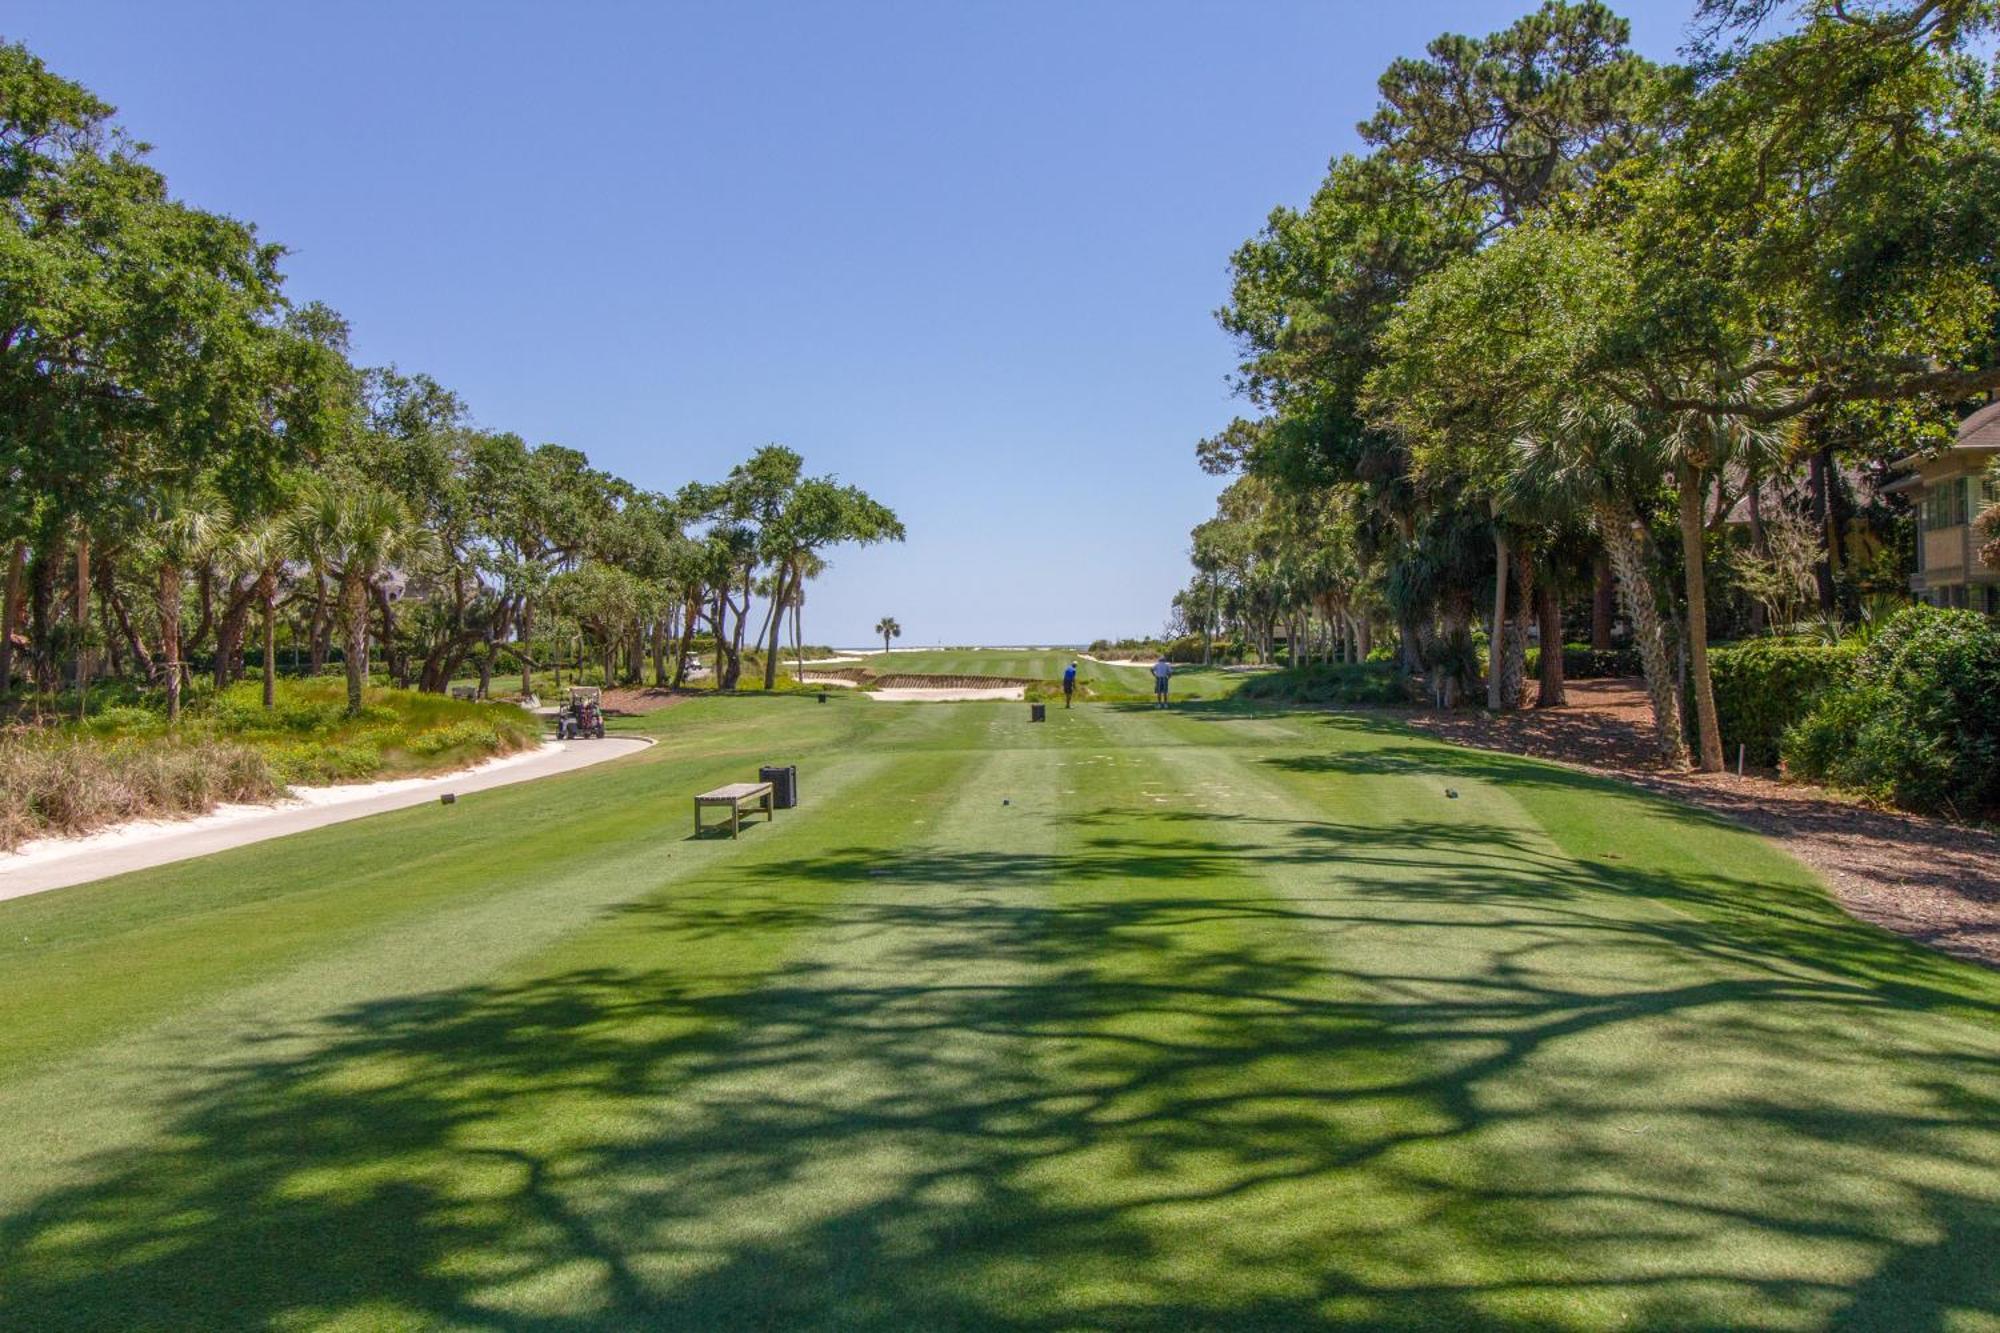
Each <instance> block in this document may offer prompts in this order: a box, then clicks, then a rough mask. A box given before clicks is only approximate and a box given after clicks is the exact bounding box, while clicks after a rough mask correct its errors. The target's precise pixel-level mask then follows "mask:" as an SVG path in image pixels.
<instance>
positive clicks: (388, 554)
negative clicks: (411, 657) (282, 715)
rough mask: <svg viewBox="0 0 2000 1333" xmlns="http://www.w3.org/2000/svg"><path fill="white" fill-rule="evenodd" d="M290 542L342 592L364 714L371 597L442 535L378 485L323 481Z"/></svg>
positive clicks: (351, 702)
mask: <svg viewBox="0 0 2000 1333" xmlns="http://www.w3.org/2000/svg"><path fill="white" fill-rule="evenodd" d="M287 527H288V529H289V533H288V535H289V538H290V544H291V546H292V547H293V549H295V550H297V551H299V552H300V553H302V554H303V555H304V556H305V557H306V558H307V559H308V560H309V561H311V562H312V567H313V569H314V570H315V571H317V572H318V573H319V574H320V575H321V576H322V577H324V578H327V579H330V580H332V581H333V583H334V584H335V585H336V586H337V587H338V588H339V590H340V599H339V603H338V604H339V607H340V618H341V628H342V630H343V631H344V639H343V644H342V655H343V656H344V657H345V658H346V659H347V662H346V665H347V711H348V714H349V715H350V716H351V715H353V714H356V713H359V712H360V711H361V687H362V685H363V684H364V683H365V682H366V681H367V679H368V597H369V593H370V592H371V591H372V590H373V588H374V586H375V581H376V580H377V579H379V578H380V577H381V576H382V575H383V574H385V573H387V572H388V571H389V570H391V569H392V568H394V567H395V566H398V565H408V564H414V563H416V562H417V561H420V560H422V559H424V558H425V557H427V556H429V555H431V554H432V553H433V552H435V551H436V550H437V536H436V534H435V533H433V532H432V531H431V530H430V529H429V528H426V527H422V526H420V525H418V524H417V523H415V522H413V521H412V520H411V518H410V515H409V511H408V510H407V509H406V508H405V507H404V506H403V502H402V501H401V500H398V499H397V498H396V497H395V496H394V495H391V494H390V493H389V492H387V491H384V490H379V489H376V488H373V487H356V486H336V485H333V484H331V483H326V482H322V483H320V484H317V485H315V486H313V487H312V488H311V489H310V490H308V491H307V492H306V495H305V498H304V500H303V501H302V502H301V503H300V505H299V507H298V508H297V509H295V510H293V511H292V514H291V517H290V520H289V522H288V524H287Z"/></svg>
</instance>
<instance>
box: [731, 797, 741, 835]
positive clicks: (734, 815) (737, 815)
mask: <svg viewBox="0 0 2000 1333" xmlns="http://www.w3.org/2000/svg"><path fill="white" fill-rule="evenodd" d="M742 831H743V805H742V803H741V802H732V803H731V804H730V807H729V836H730V837H732V838H733V837H735V836H736V835H737V834H739V833H741V832H742Z"/></svg>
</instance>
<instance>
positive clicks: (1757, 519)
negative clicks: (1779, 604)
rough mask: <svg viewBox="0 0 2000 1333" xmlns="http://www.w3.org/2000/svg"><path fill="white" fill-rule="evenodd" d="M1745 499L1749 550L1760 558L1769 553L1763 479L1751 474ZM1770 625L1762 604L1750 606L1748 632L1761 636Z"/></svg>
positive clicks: (1758, 602)
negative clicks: (1748, 529) (1746, 503)
mask: <svg viewBox="0 0 2000 1333" xmlns="http://www.w3.org/2000/svg"><path fill="white" fill-rule="evenodd" d="M1745 498H1746V499H1747V500H1749V502H1750V549H1751V550H1753V551H1755V552H1756V553H1757V554H1758V555H1760V556H1768V555H1770V553H1771V539H1770V536H1769V534H1768V533H1766V532H1765V530H1764V479H1763V478H1762V477H1760V476H1758V475H1757V474H1756V473H1754V472H1753V473H1751V474H1750V478H1749V490H1748V493H1747V494H1746V496H1745ZM1769 624H1770V615H1769V613H1768V612H1767V611H1766V610H1765V607H1764V603H1763V602H1762V601H1761V600H1759V601H1755V602H1752V603H1751V604H1750V631H1751V633H1753V634H1762V633H1763V632H1764V631H1765V629H1766V628H1768V627H1769Z"/></svg>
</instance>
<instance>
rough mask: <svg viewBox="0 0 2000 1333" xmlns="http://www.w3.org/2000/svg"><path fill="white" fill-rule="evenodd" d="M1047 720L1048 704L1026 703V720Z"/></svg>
mask: <svg viewBox="0 0 2000 1333" xmlns="http://www.w3.org/2000/svg"><path fill="white" fill-rule="evenodd" d="M1048 720H1049V706H1048V705H1047V704H1029V705H1028V721H1030V722H1046V721H1048Z"/></svg>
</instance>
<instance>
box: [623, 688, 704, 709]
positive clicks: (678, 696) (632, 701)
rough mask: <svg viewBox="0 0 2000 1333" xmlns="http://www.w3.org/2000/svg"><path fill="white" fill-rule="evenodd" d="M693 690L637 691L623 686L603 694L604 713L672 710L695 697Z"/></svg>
mask: <svg viewBox="0 0 2000 1333" xmlns="http://www.w3.org/2000/svg"><path fill="white" fill-rule="evenodd" d="M696 693H697V691H694V690H667V689H661V688H659V687H657V686H654V687H650V688H647V689H638V688H635V687H632V686H625V687H623V688H620V689H615V690H606V691H605V692H604V711H605V712H606V713H607V714H610V713H657V712H659V711H660V710H661V709H662V708H672V707H673V706H674V705H675V704H680V703H686V702H687V701H688V700H689V699H692V698H694V697H695V694H696Z"/></svg>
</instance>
